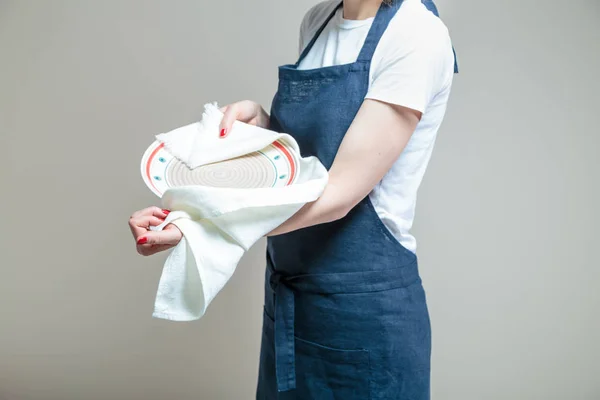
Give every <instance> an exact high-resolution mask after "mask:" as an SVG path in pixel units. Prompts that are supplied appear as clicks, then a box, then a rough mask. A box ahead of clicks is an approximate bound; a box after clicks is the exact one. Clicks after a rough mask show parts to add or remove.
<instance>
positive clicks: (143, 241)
mask: <svg viewBox="0 0 600 400" xmlns="http://www.w3.org/2000/svg"><path fill="white" fill-rule="evenodd" d="M147 241H148V238H147V237H145V236H144V237H141V238H139V239H138V241H137V244H144V243H146V242H147Z"/></svg>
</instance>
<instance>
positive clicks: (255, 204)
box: [152, 103, 328, 321]
mask: <svg viewBox="0 0 600 400" xmlns="http://www.w3.org/2000/svg"><path fill="white" fill-rule="evenodd" d="M222 118H223V113H221V111H219V109H218V108H217V105H216V103H213V104H207V105H205V107H204V113H203V115H202V120H201V121H199V122H197V123H194V124H190V125H187V126H184V127H181V128H178V129H175V130H173V131H171V132H168V133H162V134H159V135H156V139H157V140H158V141H160V142H162V143H163V144H164V146H165V149H167V150H168V151H169V152H170V153H171V154H173V155H174V156H175V157H177V158H178V159H179V160H180V161H181V162H182V163H184V164H185V165H187V166H188V167H189V168H191V169H193V168H196V167H199V166H202V165H205V164H209V163H214V162H219V161H223V160H228V159H231V158H235V157H238V156H242V155H245V154H249V153H252V152H254V151H258V150H261V149H264V148H265V147H267V146H268V145H270V144H271V143H273V142H274V141H276V140H280V141H283V142H284V143H285V144H286V145H287V146H288V147H289V148H290V149H291V150H292V151H293V152H295V153H296V154H295V155H296V158H297V160H298V175H297V176H296V179H295V180H294V182H293V183H292V184H290V185H288V186H284V187H274V188H250V189H238V188H220V187H208V186H200V185H190V186H179V187H172V188H169V189H167V190H166V191H165V193H164V194H163V196H162V199H161V202H162V207H163V208H166V209H169V210H171V212H170V213H169V215H168V216H167V218H166V219H165V221H164V222H163V223H162V224H161V225H159V226H157V227H153V228H152V230H162V229H163V228H164V227H165V226H166V225H167V224H169V223H172V224H174V225H176V226H177V227H178V228H179V229H180V230H181V232H182V233H183V238H182V239H181V241H180V242H179V244H177V246H175V247H174V248H173V249H172V250H171V253H170V254H169V256H168V257H167V260H166V261H165V264H164V267H163V271H162V275H161V277H160V281H159V284H158V291H157V294H156V299H155V304H154V312H153V314H152V316H153V317H155V318H161V319H168V320H173V321H191V320H195V319H199V318H201V317H202V316H203V315H204V313H205V312H206V309H207V307H208V306H209V305H210V303H211V301H212V300H213V299H214V298H215V296H216V295H217V294H218V293H219V291H220V290H221V289H222V288H223V287H224V286H225V284H226V283H227V282H228V280H229V279H230V278H231V276H232V275H233V273H234V271H235V269H236V267H237V265H238V263H239V261H240V259H241V258H242V256H243V254H244V253H245V252H246V251H247V250H248V249H249V248H250V247H251V246H252V245H253V244H255V243H256V242H257V241H258V240H259V239H260V238H262V237H263V236H264V235H266V234H267V233H269V232H270V231H272V230H273V229H275V228H277V227H278V226H279V225H281V224H282V223H283V222H285V221H286V220H287V219H289V218H290V217H291V216H292V215H294V214H295V213H296V212H297V211H298V210H300V208H302V206H303V205H304V204H306V203H308V202H311V201H315V200H317V199H318V198H319V196H320V195H321V194H322V192H323V190H324V189H325V186H326V184H327V180H328V173H327V170H326V168H325V167H324V166H323V165H322V164H321V162H320V161H319V160H318V159H317V158H316V157H304V158H302V157H301V156H300V149H299V148H298V144H297V143H296V141H295V140H294V139H293V138H292V137H291V136H290V135H287V134H283V133H277V132H273V131H270V130H268V129H263V128H259V127H256V126H252V125H248V124H245V123H242V122H239V121H236V122H234V124H233V127H232V129H231V131H230V133H229V134H228V135H227V136H226V137H225V138H220V137H219V124H220V122H221V119H222Z"/></svg>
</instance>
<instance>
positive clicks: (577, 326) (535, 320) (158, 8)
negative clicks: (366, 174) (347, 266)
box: [0, 0, 600, 400]
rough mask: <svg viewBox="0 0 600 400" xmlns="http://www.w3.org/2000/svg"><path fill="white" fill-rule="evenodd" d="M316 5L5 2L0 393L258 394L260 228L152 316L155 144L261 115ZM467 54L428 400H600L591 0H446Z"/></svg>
mask: <svg viewBox="0 0 600 400" xmlns="http://www.w3.org/2000/svg"><path fill="white" fill-rule="evenodd" d="M313 4H315V1H311V0H302V1H281V0H277V1H276V0H252V1H248V0H245V1H243V0H236V1H200V0H177V1H166V0H163V1H157V0H154V1H148V0H145V1H142V0H136V1H133V0H128V1H116V0H110V1H91V0H87V1H84V0H80V1H76V0H70V1H68V0H57V1H42V0H39V1H33V0H30V1H6V0H4V1H2V0H0V50H1V55H0V72H1V74H0V145H1V149H2V151H1V153H0V154H1V157H2V166H1V168H0V176H1V188H2V189H1V191H2V195H1V197H0V205H1V212H2V220H3V221H2V230H1V235H2V236H1V238H2V240H1V241H0V246H1V249H0V250H1V254H2V258H1V259H0V264H1V270H0V272H1V275H0V304H1V306H0V399H2V400H15V399H18V400H21V399H36V400H37V399H44V400H45V399H59V400H70V399H85V400H88V399H89V400H94V399H102V400H109V399H118V400H121V399H123V400H128V399H147V400H151V399H178V400H184V399H235V400H238V399H251V398H253V396H254V388H255V382H256V374H257V361H258V351H259V337H260V317H261V306H262V276H263V271H264V241H261V242H260V243H259V244H257V245H256V246H255V247H254V248H253V249H252V250H251V251H250V252H249V253H248V254H247V255H246V256H245V257H244V259H243V262H242V263H241V265H240V266H239V268H238V270H237V272H236V274H235V276H234V277H233V279H232V281H231V282H230V284H229V285H228V286H227V287H226V288H225V289H224V290H223V291H222V292H221V293H220V295H219V296H218V297H217V299H216V300H215V301H214V303H213V304H212V305H211V307H210V309H209V311H208V314H207V315H206V316H205V317H204V318H203V319H202V320H200V321H197V322H194V323H174V322H167V321H163V320H156V319H152V318H151V312H152V306H153V302H154V295H155V292H156V287H157V283H158V278H159V276H160V272H161V267H162V264H163V262H164V259H165V257H166V254H164V255H158V256H154V257H152V258H144V257H141V256H138V255H137V253H136V252H135V249H134V243H133V241H132V238H131V237H130V233H129V230H128V227H127V220H128V217H129V215H130V214H131V212H133V211H134V210H136V209H139V208H142V207H146V206H148V205H152V204H159V203H158V201H157V200H158V199H157V198H156V197H155V196H154V195H153V194H152V193H151V192H150V191H149V190H147V189H146V187H145V186H144V185H143V183H142V180H141V178H140V176H139V172H138V165H139V160H140V157H141V155H142V153H143V151H144V150H145V148H146V146H147V145H148V144H149V143H150V141H151V140H152V139H153V135H154V134H156V133H159V132H163V131H167V130H170V129H173V128H175V127H178V126H181V125H183V124H186V123H189V122H193V121H195V120H197V119H198V118H199V116H200V115H201V111H202V105H203V104H204V103H205V102H209V101H218V102H219V103H220V104H226V103H229V102H232V101H235V100H240V99H245V98H249V99H254V100H257V101H259V102H261V103H262V104H263V105H264V106H265V107H268V106H269V105H270V101H271V97H272V95H273V93H274V90H275V88H276V67H277V65H279V64H283V63H287V62H290V61H294V59H295V57H296V51H297V49H296V46H297V40H298V37H297V35H298V26H299V23H300V20H301V18H302V16H303V13H304V12H305V11H306V10H307V9H308V8H309V7H310V6H311V5H313ZM438 5H439V8H440V11H441V12H442V16H443V17H444V19H445V21H446V23H447V25H448V26H449V27H450V29H451V33H452V35H453V39H454V43H455V46H456V48H457V51H458V53H459V57H460V62H461V72H462V73H461V74H460V75H458V76H457V77H456V80H455V85H454V91H453V95H452V98H451V103H450V105H449V109H448V115H447V118H446V121H445V123H444V125H443V127H442V130H441V131H440V136H439V141H438V144H437V148H436V151H435V152H434V156H433V159H432V162H431V164H430V168H429V171H428V174H427V175H426V177H425V181H424V183H423V186H422V189H421V192H420V196H419V207H418V213H417V221H416V227H415V229H414V232H415V234H416V235H417V238H418V240H419V254H420V259H421V271H422V274H423V279H424V284H425V288H426V290H427V293H428V299H429V304H430V310H431V317H432V323H433V328H434V336H433V338H434V349H433V354H434V355H433V389H432V391H433V398H434V399H438V400H446V399H447V400H482V399H486V400H495V399H510V400H520V399H544V400H551V399H565V400H580V399H582V400H583V399H586V400H591V399H599V398H600V380H598V376H599V375H600V365H599V362H598V358H599V357H600V352H599V350H600V345H599V344H598V339H599V338H600V322H599V320H598V307H599V306H600V299H599V295H598V288H597V286H598V282H599V280H600V268H599V267H600V262H598V257H597V255H596V254H595V252H596V249H597V248H598V244H597V243H596V242H597V240H598V235H597V234H596V227H597V226H598V225H599V223H600V218H599V213H598V211H597V209H596V207H597V205H598V204H599V203H600V190H599V188H598V186H599V183H600V167H599V161H598V158H597V157H598V148H599V147H600V132H599V129H598V124H597V117H598V115H599V113H600V111H599V108H600V101H599V99H598V93H600V83H599V80H598V78H597V72H598V71H600V4H599V3H598V1H597V0H572V1H568V2H567V1H564V0H563V1H556V0H548V1H545V2H541V1H517V0H505V1H496V2H491V1H482V0H452V1H450V0H439V3H438Z"/></svg>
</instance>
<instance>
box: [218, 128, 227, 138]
mask: <svg viewBox="0 0 600 400" xmlns="http://www.w3.org/2000/svg"><path fill="white" fill-rule="evenodd" d="M226 133H227V129H225V128H223V129H221V133H219V136H221V137H223V136H225V134H226Z"/></svg>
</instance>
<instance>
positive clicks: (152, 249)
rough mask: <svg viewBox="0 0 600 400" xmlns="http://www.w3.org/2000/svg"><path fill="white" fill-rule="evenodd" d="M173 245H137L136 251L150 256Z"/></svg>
mask: <svg viewBox="0 0 600 400" xmlns="http://www.w3.org/2000/svg"><path fill="white" fill-rule="evenodd" d="M173 247H175V245H172V244H159V245H154V246H149V245H142V246H137V250H138V253H139V254H141V255H143V256H151V255H153V254H156V253H160V252H161V251H165V250H169V249H172V248H173Z"/></svg>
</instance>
